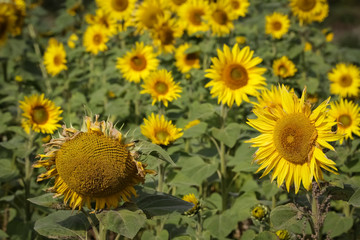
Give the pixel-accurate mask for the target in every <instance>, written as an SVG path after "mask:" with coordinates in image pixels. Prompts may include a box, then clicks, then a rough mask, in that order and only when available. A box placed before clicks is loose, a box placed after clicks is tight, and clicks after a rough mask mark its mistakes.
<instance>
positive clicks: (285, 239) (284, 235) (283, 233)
mask: <svg viewBox="0 0 360 240" xmlns="http://www.w3.org/2000/svg"><path fill="white" fill-rule="evenodd" d="M275 234H276V236H277V237H278V238H279V240H290V239H291V235H290V233H289V231H288V230H286V229H284V230H278V231H276V233H275Z"/></svg>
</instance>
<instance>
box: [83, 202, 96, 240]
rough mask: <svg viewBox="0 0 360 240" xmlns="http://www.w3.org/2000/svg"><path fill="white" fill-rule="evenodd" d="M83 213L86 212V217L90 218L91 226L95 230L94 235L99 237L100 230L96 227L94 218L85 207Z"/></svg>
mask: <svg viewBox="0 0 360 240" xmlns="http://www.w3.org/2000/svg"><path fill="white" fill-rule="evenodd" d="M81 211H82V213H83V214H85V216H86V218H87V219H88V221H89V223H90V225H91V228H92V230H93V232H94V235H95V239H99V231H98V229H97V227H96V224H95V223H94V221H93V220H92V218H91V217H90V215H89V213H88V212H86V211H85V210H84V209H83V208H82V209H81Z"/></svg>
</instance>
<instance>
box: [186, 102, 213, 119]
mask: <svg viewBox="0 0 360 240" xmlns="http://www.w3.org/2000/svg"><path fill="white" fill-rule="evenodd" d="M214 112H215V108H214V106H213V105H212V104H210V103H202V104H201V103H199V102H194V103H192V104H191V105H190V109H189V119H190V120H195V119H207V118H209V117H210V116H212V114H213V113H214Z"/></svg>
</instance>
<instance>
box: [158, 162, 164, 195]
mask: <svg viewBox="0 0 360 240" xmlns="http://www.w3.org/2000/svg"><path fill="white" fill-rule="evenodd" d="M164 172H165V167H164V166H163V165H162V164H161V163H159V172H158V176H159V178H158V187H157V191H158V192H163V185H164Z"/></svg>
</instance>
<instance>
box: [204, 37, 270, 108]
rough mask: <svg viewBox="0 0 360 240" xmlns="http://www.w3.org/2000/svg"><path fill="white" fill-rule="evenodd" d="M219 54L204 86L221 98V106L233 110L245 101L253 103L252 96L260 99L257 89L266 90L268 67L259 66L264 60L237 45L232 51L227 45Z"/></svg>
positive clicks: (213, 95)
mask: <svg viewBox="0 0 360 240" xmlns="http://www.w3.org/2000/svg"><path fill="white" fill-rule="evenodd" d="M217 53H218V57H214V58H212V59H211V61H212V63H213V65H211V69H207V70H206V72H207V73H206V75H205V77H207V78H210V79H211V81H210V82H209V83H207V84H206V85H205V87H212V88H211V91H210V93H211V95H212V97H218V103H220V102H222V103H223V104H227V105H228V106H229V107H231V106H232V105H233V104H234V102H235V103H236V104H237V105H238V106H240V104H241V103H242V101H246V102H249V101H250V100H249V98H248V96H249V95H250V96H257V95H258V94H259V93H258V90H262V89H264V86H265V85H266V82H265V80H266V79H265V78H264V77H263V76H262V74H263V73H265V71H266V68H259V67H257V65H258V64H260V63H261V62H262V59H261V58H259V57H255V58H253V55H254V51H250V47H248V46H247V47H244V48H243V49H241V50H240V49H239V46H238V45H237V44H235V46H234V47H233V48H232V50H230V49H229V47H228V46H226V45H224V49H223V52H222V51H221V50H219V49H218V50H217Z"/></svg>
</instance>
